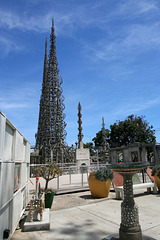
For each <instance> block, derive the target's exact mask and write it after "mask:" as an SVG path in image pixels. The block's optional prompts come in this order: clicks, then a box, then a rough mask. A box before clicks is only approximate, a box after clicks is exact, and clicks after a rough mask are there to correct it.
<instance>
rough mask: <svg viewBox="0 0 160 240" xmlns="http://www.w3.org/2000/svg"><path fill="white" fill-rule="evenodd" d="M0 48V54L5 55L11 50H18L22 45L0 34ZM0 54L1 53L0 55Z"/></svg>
mask: <svg viewBox="0 0 160 240" xmlns="http://www.w3.org/2000/svg"><path fill="white" fill-rule="evenodd" d="M0 48H1V54H3V55H7V54H8V53H9V52H11V51H19V50H21V49H22V46H21V45H19V44H17V43H16V42H14V41H13V40H11V39H9V38H5V37H3V36H0ZM1 56H2V55H1Z"/></svg>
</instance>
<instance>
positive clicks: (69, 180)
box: [69, 167, 71, 184]
mask: <svg viewBox="0 0 160 240" xmlns="http://www.w3.org/2000/svg"><path fill="white" fill-rule="evenodd" d="M69 184H71V167H70V168H69Z"/></svg>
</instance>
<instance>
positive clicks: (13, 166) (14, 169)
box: [0, 112, 30, 239]
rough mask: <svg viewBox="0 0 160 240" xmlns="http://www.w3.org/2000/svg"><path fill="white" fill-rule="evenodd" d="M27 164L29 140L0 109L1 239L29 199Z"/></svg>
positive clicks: (11, 230) (28, 161)
mask: <svg viewBox="0 0 160 240" xmlns="http://www.w3.org/2000/svg"><path fill="white" fill-rule="evenodd" d="M29 168H30V144H29V142H28V141H27V140H26V139H25V138H24V136H23V135H22V134H21V133H20V132H19V131H18V130H17V129H16V128H15V127H14V126H13V124H12V123H11V122H10V121H9V120H8V119H7V117H6V116H5V115H4V114H3V113H2V112H0V239H3V234H4V231H5V230H6V229H7V230H9V231H8V232H9V238H8V239H11V237H12V234H13V233H14V231H15V228H16V227H17V225H18V222H19V220H20V217H21V215H22V214H23V211H24V209H25V207H26V205H27V203H28V194H29V193H28V181H29ZM5 232H6V231H5Z"/></svg>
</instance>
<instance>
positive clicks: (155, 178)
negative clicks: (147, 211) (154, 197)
mask: <svg viewBox="0 0 160 240" xmlns="http://www.w3.org/2000/svg"><path fill="white" fill-rule="evenodd" d="M157 174H158V170H157V171H156V173H155V174H154V180H155V183H156V185H157V187H158V190H159V191H160V178H159V177H158V176H157Z"/></svg>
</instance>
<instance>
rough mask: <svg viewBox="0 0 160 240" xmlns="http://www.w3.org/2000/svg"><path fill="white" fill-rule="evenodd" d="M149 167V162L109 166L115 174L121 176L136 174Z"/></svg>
mask: <svg viewBox="0 0 160 240" xmlns="http://www.w3.org/2000/svg"><path fill="white" fill-rule="evenodd" d="M147 166H149V163H148V162H135V163H133V162H132V163H130V162H129V163H117V164H112V165H110V166H109V168H110V169H112V170H113V171H115V172H118V173H119V174H121V175H124V174H134V173H137V172H139V171H141V170H142V169H144V168H146V167H147Z"/></svg>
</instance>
